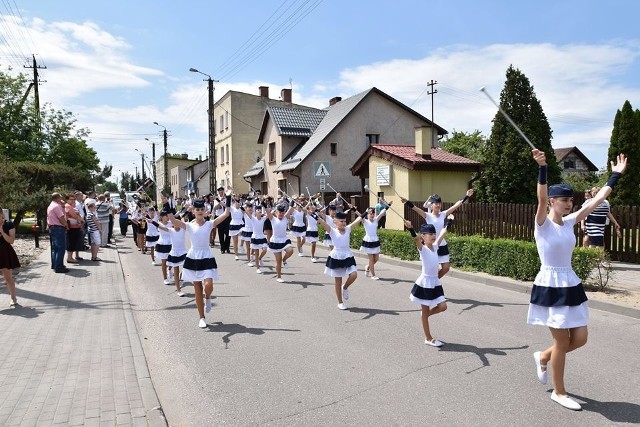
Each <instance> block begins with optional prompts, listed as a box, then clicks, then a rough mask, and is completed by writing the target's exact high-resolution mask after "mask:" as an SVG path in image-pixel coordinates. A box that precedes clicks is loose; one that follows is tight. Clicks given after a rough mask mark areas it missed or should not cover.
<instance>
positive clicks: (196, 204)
mask: <svg viewBox="0 0 640 427" xmlns="http://www.w3.org/2000/svg"><path fill="white" fill-rule="evenodd" d="M193 207H194V208H198V209H202V208H204V200H202V199H196V200H194V201H193Z"/></svg>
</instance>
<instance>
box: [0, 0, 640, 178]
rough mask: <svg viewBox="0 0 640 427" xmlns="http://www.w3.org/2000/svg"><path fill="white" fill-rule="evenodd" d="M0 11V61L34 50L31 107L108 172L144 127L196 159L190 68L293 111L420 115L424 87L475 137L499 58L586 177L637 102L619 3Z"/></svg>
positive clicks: (488, 112)
mask: <svg viewBox="0 0 640 427" xmlns="http://www.w3.org/2000/svg"><path fill="white" fill-rule="evenodd" d="M0 12H1V13H2V17H1V20H0V24H1V25H0V34H1V35H2V37H0V66H2V67H3V68H5V67H6V66H7V65H11V66H13V67H14V68H17V69H20V68H21V67H22V65H23V64H24V63H25V62H24V60H23V58H24V57H25V56H26V57H29V56H30V55H31V54H32V53H35V54H36V58H37V59H38V61H39V62H40V63H41V64H43V65H46V66H47V69H46V70H42V71H41V78H42V79H43V80H46V83H43V84H42V86H41V87H40V96H41V102H43V103H44V102H50V103H52V104H53V105H54V106H55V107H56V108H61V109H66V110H69V111H72V112H73V113H75V115H76V116H77V118H78V124H79V125H80V126H84V127H88V128H89V129H90V130H91V131H92V135H91V140H90V142H89V143H90V145H91V146H92V147H93V148H94V149H95V150H96V151H97V152H98V155H99V157H100V159H101V162H102V163H103V164H104V163H109V164H112V165H113V166H114V173H116V174H118V173H119V171H129V172H133V171H134V169H135V166H134V165H135V164H137V165H139V164H140V155H139V153H138V152H136V151H135V149H138V150H140V151H142V152H144V153H145V154H146V155H148V156H149V157H150V156H151V146H150V144H149V143H148V142H147V141H145V138H150V139H152V140H154V141H156V142H158V143H160V142H161V139H160V136H159V131H160V130H161V128H159V127H157V126H155V125H154V124H153V122H154V121H157V122H159V123H161V124H163V125H164V126H166V127H167V128H168V129H169V130H170V135H171V137H170V139H169V151H170V152H172V153H178V152H181V153H182V152H186V153H188V154H189V155H190V157H195V156H198V155H202V156H203V157H204V156H205V155H206V152H207V147H206V141H207V115H206V109H207V106H206V103H207V93H206V82H203V81H202V79H201V77H202V76H200V75H198V74H195V73H190V72H189V71H188V70H189V68H190V67H194V68H197V69H199V70H200V71H203V72H205V73H207V74H210V75H211V76H213V77H214V78H215V79H219V80H220V82H219V83H217V84H216V91H215V95H216V96H215V98H216V100H217V99H218V98H219V97H221V96H222V95H224V93H226V92H227V91H228V90H231V89H233V90H239V91H243V92H248V93H252V94H256V95H257V93H258V86H260V85H266V86H269V87H270V95H271V97H277V96H278V95H279V93H280V89H282V88H284V87H289V85H290V84H291V85H292V87H293V100H294V102H296V103H300V104H305V105H311V106H314V107H325V106H327V105H328V100H329V99H330V98H332V97H334V96H342V97H343V98H345V97H348V96H351V95H354V94H356V93H358V92H360V91H362V90H365V89H368V88H370V87H372V86H376V87H378V88H379V89H381V90H383V91H385V92H387V93H388V94H389V95H391V96H393V97H395V98H396V99H398V100H400V101H401V102H404V103H405V104H407V105H409V106H411V107H412V108H414V109H415V110H417V111H418V112H420V113H421V114H423V115H425V116H427V117H431V99H430V97H429V96H428V95H427V93H426V92H427V86H426V83H428V82H429V81H430V80H432V79H433V80H436V81H438V85H437V86H436V90H438V93H437V94H436V95H435V111H434V119H435V121H436V123H438V124H439V125H441V126H443V127H444V128H446V129H448V130H449V131H450V132H451V131H453V130H459V131H473V130H475V129H480V130H481V131H482V132H483V133H484V134H485V135H487V136H488V135H489V133H490V129H491V119H492V118H493V116H494V115H495V113H496V108H495V106H493V105H492V104H491V103H490V102H489V101H488V100H487V99H486V98H485V97H484V96H483V95H482V94H481V93H480V92H478V89H479V88H480V87H481V86H486V87H487V90H488V92H489V93H490V94H492V96H493V97H494V98H495V99H498V97H499V93H500V91H501V89H502V86H503V84H504V78H505V72H506V69H507V67H508V66H509V65H510V64H513V65H514V66H515V67H517V68H519V69H520V70H521V71H522V72H524V73H525V75H527V77H528V78H529V79H530V81H531V83H532V85H533V86H534V88H535V90H536V94H537V96H538V99H539V100H540V102H541V104H542V107H543V109H544V111H545V113H546V114H547V117H548V119H549V122H550V124H551V128H552V129H553V131H554V133H553V135H554V138H553V146H554V147H568V146H573V145H575V146H577V147H578V148H580V149H581V150H582V151H583V152H584V153H585V154H586V155H587V156H588V157H589V158H590V159H591V160H592V161H593V162H594V163H595V164H596V165H597V166H599V167H602V166H604V164H605V162H606V153H607V148H608V144H609V138H610V134H611V127H612V122H613V118H614V115H615V112H616V110H617V109H619V108H621V107H622V104H623V103H624V101H625V100H627V99H628V100H629V101H630V102H631V103H632V105H633V106H634V107H635V108H640V79H638V76H639V75H640V43H639V42H640V33H638V31H637V22H636V20H637V17H638V16H640V2H637V1H635V0H620V1H613V2H609V3H608V4H606V5H605V4H604V3H602V2H601V1H598V2H596V1H584V0H583V1H578V0H575V1H573V0H571V1H562V0H555V1H548V0H541V1H537V2H513V1H498V0H494V1H482V2H479V1H472V0H465V1H456V0H449V1H424V0H421V1H417V0H415V1H414V0H396V1H393V2H389V1H384V2H383V1H378V0H370V1H366V2H364V1H358V2H356V1H350V2H349V1H344V0H342V1H339V0H308V1H302V0H273V1H271V0H262V1H239V2H220V1H205V0H196V1H191V2H176V1H167V0H156V1H153V2H152V1H147V0H140V1H122V0H110V1H108V2H93V1H86V0H84V1H72V0H60V1H55V2H53V1H46V2H43V1H38V0H3V2H2V3H0ZM287 17H290V19H289V20H287ZM256 45H260V46H259V47H258V48H256V49H253V50H252V49H251V47H255V46H256ZM248 46H249V47H250V48H247V47H248ZM239 58H244V59H243V60H242V61H239ZM160 147H161V144H160V146H158V147H157V149H158V152H160ZM523 149H526V145H525V144H524V142H523Z"/></svg>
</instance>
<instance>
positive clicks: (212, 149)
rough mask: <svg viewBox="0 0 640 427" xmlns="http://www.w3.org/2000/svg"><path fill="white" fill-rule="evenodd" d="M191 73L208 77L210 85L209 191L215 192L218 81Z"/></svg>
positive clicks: (216, 183)
mask: <svg viewBox="0 0 640 427" xmlns="http://www.w3.org/2000/svg"><path fill="white" fill-rule="evenodd" d="M189 71H191V72H192V73H198V74H202V75H203V76H207V78H206V79H204V80H205V81H206V82H207V83H208V90H209V109H208V110H207V112H208V116H209V191H211V192H215V190H216V188H218V182H217V180H216V129H215V119H214V117H215V116H214V113H213V107H214V103H213V92H214V90H215V87H214V86H213V83H214V82H217V81H218V80H214V79H212V78H211V76H210V75H209V74H205V73H203V72H202V71H198V70H197V69H195V68H189Z"/></svg>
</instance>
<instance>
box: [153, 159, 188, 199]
mask: <svg viewBox="0 0 640 427" xmlns="http://www.w3.org/2000/svg"><path fill="white" fill-rule="evenodd" d="M198 162H199V160H193V159H180V158H175V157H168V158H167V166H168V168H167V169H168V170H169V185H170V188H171V193H173V195H174V197H178V196H181V195H182V194H183V191H182V190H180V188H181V186H184V185H185V184H186V176H187V175H186V172H185V173H184V174H183V175H177V176H178V179H179V180H181V181H179V182H178V184H175V185H174V184H171V182H172V181H171V170H172V169H173V168H175V167H176V166H181V167H182V169H185V168H187V167H189V166H191V165H193V164H196V163H198ZM156 178H157V180H158V182H157V183H156V197H157V198H156V200H160V193H161V192H162V189H163V188H164V155H162V156H160V158H159V159H158V160H156ZM176 191H178V193H176Z"/></svg>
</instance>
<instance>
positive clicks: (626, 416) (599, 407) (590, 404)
mask: <svg viewBox="0 0 640 427" xmlns="http://www.w3.org/2000/svg"><path fill="white" fill-rule="evenodd" d="M570 394H571V395H572V396H574V397H576V398H578V399H579V400H581V401H583V402H584V403H583V404H582V410H583V411H589V412H596V413H598V414H600V415H602V416H603V417H605V418H606V419H608V420H609V421H613V422H615V423H633V424H640V405H638V404H636V403H631V402H601V401H598V400H594V399H589V398H588V397H584V396H579V395H577V394H574V393H570Z"/></svg>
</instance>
